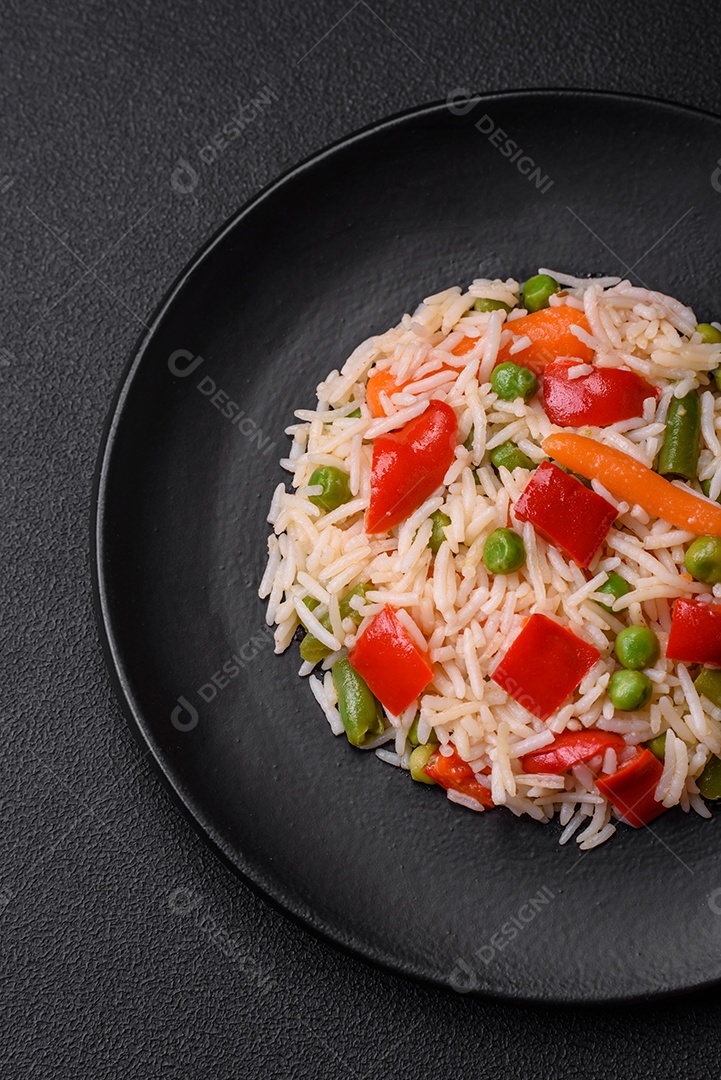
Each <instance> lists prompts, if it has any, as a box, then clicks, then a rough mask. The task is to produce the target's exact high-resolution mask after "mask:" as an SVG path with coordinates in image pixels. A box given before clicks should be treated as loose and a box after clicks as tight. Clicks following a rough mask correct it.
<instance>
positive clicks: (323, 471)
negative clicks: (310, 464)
mask: <svg viewBox="0 0 721 1080" xmlns="http://www.w3.org/2000/svg"><path fill="white" fill-rule="evenodd" d="M308 483H309V485H310V486H311V487H315V486H316V485H317V484H319V485H320V486H321V487H322V488H323V491H322V492H321V494H320V495H309V496H308V498H309V499H310V501H311V502H312V503H313V504H314V505H315V506H319V507H320V508H321V510H336V509H337V508H338V507H339V506H342V505H343V503H347V502H348V501H349V500H350V497H351V493H350V483H349V478H348V473H345V472H343V471H342V470H341V469H336V468H335V466H333V465H319V466H318V468H317V469H316V470H315V472H314V473H313V475H312V476H311V478H310V480H309V481H308Z"/></svg>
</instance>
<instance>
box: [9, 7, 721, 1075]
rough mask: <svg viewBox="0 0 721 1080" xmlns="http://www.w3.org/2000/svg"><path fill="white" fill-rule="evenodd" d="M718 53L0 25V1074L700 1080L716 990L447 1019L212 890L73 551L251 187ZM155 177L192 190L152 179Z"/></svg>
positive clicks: (214, 875) (424, 32)
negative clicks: (129, 362)
mask: <svg viewBox="0 0 721 1080" xmlns="http://www.w3.org/2000/svg"><path fill="white" fill-rule="evenodd" d="M718 31H719V17H718V13H717V5H716V4H714V3H712V2H707V3H697V4H694V5H679V4H677V5H670V4H663V5H661V4H654V3H647V4H645V5H638V6H635V5H634V6H632V5H630V4H621V3H605V4H602V3H600V2H599V0H596V2H591V0H585V2H582V3H577V4H575V5H573V4H565V5H562V6H561V5H552V4H550V3H548V2H546V3H538V2H536V0H533V2H526V3H524V4H522V5H518V4H515V5H510V4H501V3H499V2H497V0H488V2H486V3H482V4H477V5H475V6H471V5H465V4H459V3H450V4H432V3H430V2H428V0H425V2H423V3H421V4H412V3H396V4H391V3H389V2H388V0H373V3H372V5H370V4H367V3H366V2H365V0H359V2H358V3H356V4H354V5H353V6H352V7H351V6H350V5H349V4H348V2H347V0H340V2H335V0H323V2H322V3H319V4H315V5H313V6H312V7H310V6H308V7H305V6H301V7H293V6H290V5H285V4H282V3H279V2H278V0H271V2H267V3H259V2H254V3H245V4H242V5H241V4H239V3H237V4H232V3H230V2H229V0H226V2H218V3H212V2H210V0H208V2H205V3H202V2H200V0H178V2H177V3H175V4H169V3H155V4H153V3H150V2H149V0H146V2H143V0H128V2H126V3H125V4H123V5H106V4H102V3H100V2H97V0H96V2H88V3H86V4H81V3H70V2H63V3H61V4H59V5H54V4H50V3H48V2H45V3H42V2H40V0H25V2H23V3H22V4H21V3H20V2H19V0H13V2H11V3H9V4H5V5H3V7H2V11H0V41H2V63H1V64H0V95H1V100H2V117H3V123H2V126H1V127H0V227H1V229H2V233H1V235H2V245H1V246H0V281H1V283H2V289H1V291H0V310H1V311H2V319H1V320H0V400H1V402H2V423H1V424H0V440H2V447H3V465H2V469H1V470H0V488H1V489H2V496H3V498H2V505H3V528H2V532H1V536H0V544H1V545H2V548H1V550H2V565H3V570H4V588H3V597H2V605H1V607H0V626H1V631H0V633H1V640H0V655H1V656H2V665H3V672H2V677H1V678H0V688H1V691H2V700H3V708H2V713H1V715H2V721H3V726H2V736H1V738H0V769H1V774H0V791H1V792H2V796H3V810H4V823H3V829H2V833H1V834H0V851H1V852H2V863H1V864H0V941H1V942H2V948H3V959H2V969H1V970H2V998H3V1008H2V1013H1V1015H2V1017H3V1021H2V1025H3V1031H2V1039H1V1040H0V1065H1V1068H2V1075H3V1076H8V1077H33V1078H44V1077H73V1078H82V1077H93V1078H97V1077H127V1076H131V1077H134V1078H136V1077H137V1078H145V1077H148V1078H150V1077H153V1078H155V1077H160V1076H162V1077H173V1078H174V1077H178V1078H183V1080H185V1078H190V1077H213V1078H217V1080H221V1078H226V1077H227V1078H231V1077H232V1078H236V1077H243V1078H245V1077H313V1078H316V1077H329V1078H346V1077H347V1078H349V1080H350V1078H355V1080H366V1078H371V1077H405V1076H408V1077H411V1076H433V1077H454V1078H462V1077H475V1078H477V1077H513V1078H514V1080H516V1078H524V1080H525V1078H536V1077H544V1078H545V1077H551V1076H558V1077H567V1078H576V1077H584V1078H586V1077H589V1078H596V1077H598V1078H607V1077H611V1076H614V1077H638V1078H645V1077H649V1076H653V1077H655V1078H664V1077H669V1078H670V1077H679V1076H684V1077H686V1076H697V1077H712V1076H714V1077H715V1076H718V1074H719V1066H718V1057H717V1047H718V1029H719V1021H720V1020H721V1005H719V1000H718V997H719V995H718V993H717V992H716V991H709V992H707V993H701V994H696V995H693V996H691V997H687V998H684V999H678V1000H675V1001H669V1002H665V1003H660V1004H659V1003H656V1004H652V1005H641V1006H634V1007H622V1008H621V1007H619V1008H608V1009H604V1010H602V1011H589V1010H583V1011H580V1010H568V1009H558V1008H555V1009H536V1008H530V1007H520V1006H519V1007H513V1006H509V1005H498V1004H494V1003H488V1002H483V1001H478V1000H470V999H468V998H464V997H461V996H458V995H454V994H452V993H444V992H440V991H435V990H429V989H427V988H424V987H420V986H417V985H414V984H411V983H407V982H403V981H400V980H398V979H395V978H393V977H391V976H389V975H387V974H384V973H381V972H378V971H376V970H374V969H372V968H369V967H368V966H366V965H364V964H362V963H360V962H358V961H356V960H354V959H352V958H349V957H348V956H345V955H341V954H339V953H337V952H335V951H334V950H332V949H331V948H329V947H328V946H326V945H324V944H322V943H320V942H318V941H316V940H315V939H314V938H312V937H310V936H309V935H308V934H307V933H306V932H304V931H303V930H302V929H300V928H298V927H297V926H296V925H294V924H293V923H291V922H289V921H288V920H287V919H286V918H285V917H284V916H282V915H280V914H278V913H277V912H276V911H274V910H272V909H271V908H269V907H268V906H267V905H266V904H265V903H263V902H262V901H261V900H259V899H258V898H257V897H256V896H255V895H254V894H253V893H252V892H251V891H250V890H249V889H248V888H246V887H245V886H244V885H242V884H241V883H239V882H238V881H236V880H235V879H234V878H233V877H231V876H230V875H229V873H227V872H226V871H225V870H224V869H223V868H222V867H221V866H220V865H219V864H218V862H217V861H216V860H215V858H214V857H213V856H212V855H211V854H210V853H209V852H208V851H207V850H206V849H205V847H204V845H203V843H202V842H201V841H200V839H198V837H197V836H196V835H195V833H194V832H193V831H192V830H191V828H190V827H189V826H188V825H187V824H186V822H185V821H184V820H183V819H182V818H181V816H180V814H179V813H178V812H177V811H176V810H175V808H174V807H173V806H172V805H171V804H170V803H169V801H168V798H167V797H166V795H165V794H164V791H163V789H162V788H161V785H160V783H159V781H158V779H157V778H156V775H155V773H154V771H153V769H152V767H151V764H150V763H149V761H148V760H147V757H146V755H144V753H143V752H142V751H141V750H140V749H139V748H138V747H137V745H136V744H135V742H134V741H133V738H132V737H131V735H130V733H129V731H128V730H127V728H126V726H125V723H124V721H123V719H122V717H121V715H120V710H119V708H118V705H117V703H116V701H115V700H114V698H113V695H112V693H111V690H110V685H109V679H108V676H107V674H106V671H105V668H104V665H103V659H102V656H101V652H100V648H99V644H98V638H97V634H96V630H95V625H94V620H93V614H92V606H91V592H90V560H89V527H88V518H89V509H90V495H91V484H92V476H93V470H94V465H95V458H96V453H97V448H98V444H99V439H100V434H101V430H102V426H103V422H104V419H105V415H106V412H107V409H108V406H109V404H110V401H111V396H112V393H113V390H114V387H115V384H116V382H117V380H118V378H119V376H120V373H121V371H122V368H123V366H124V364H125V361H126V358H127V356H128V354H129V352H130V350H131V349H132V347H133V344H134V342H135V340H136V337H137V335H138V332H139V330H140V329H141V328H142V320H144V319H146V318H147V316H148V314H149V313H150V312H151V311H152V309H153V308H154V307H155V305H156V304H157V302H158V301H159V300H160V298H161V296H162V295H163V293H164V292H165V290H166V289H167V288H168V286H169V284H170V282H171V281H172V280H173V278H174V277H175V276H176V274H178V273H179V271H180V270H181V269H182V267H183V266H184V264H185V263H186V262H187V261H188V260H189V259H190V258H191V256H192V255H193V253H194V252H195V251H196V249H197V248H198V247H199V246H200V245H201V244H202V243H203V242H204V240H205V239H206V238H207V237H208V236H209V235H210V234H211V233H212V232H213V231H215V229H216V228H217V227H218V226H219V225H220V224H221V223H222V222H223V221H224V220H225V219H226V218H227V217H228V216H229V215H230V214H231V213H232V212H233V211H234V210H235V209H236V208H237V207H238V206H239V205H241V204H242V203H243V202H245V201H246V200H247V199H248V198H249V197H250V196H252V195H253V194H254V193H255V192H257V191H258V190H259V189H260V188H261V187H262V186H263V185H265V184H266V183H267V182H268V181H270V180H272V179H273V178H274V177H276V176H277V175H278V174H279V173H280V172H282V171H283V170H285V169H287V168H288V167H289V166H291V165H293V164H294V163H296V162H297V161H299V160H300V159H302V158H304V157H306V156H307V155H309V154H311V153H313V152H314V151H316V150H318V149H320V148H321V147H323V146H325V145H326V144H327V143H329V142H331V141H333V140H335V139H338V138H340V137H342V136H343V135H345V134H347V133H348V132H350V131H353V130H354V129H357V128H359V127H362V126H364V125H367V124H369V123H372V122H373V121H375V120H378V119H380V118H382V117H385V116H387V115H388V114H391V113H394V112H397V111H399V110H401V109H405V108H408V107H411V106H413V105H416V104H420V103H423V102H427V101H431V100H436V99H440V98H443V97H445V96H446V94H447V93H448V92H449V91H450V90H451V89H453V88H454V87H456V86H468V87H472V88H473V89H474V90H478V91H494V90H502V89H518V88H528V87H583V88H597V89H604V90H617V91H626V92H633V93H639V94H646V95H652V96H658V97H663V98H669V99H673V100H676V101H679V102H682V103H685V104H688V105H692V106H698V107H702V108H706V109H709V110H711V111H714V112H717V113H720V112H721V80H720V79H719V77H718V50H717V49H716V48H715V46H714V41H715V40H718ZM265 88H270V94H269V95H268V96H269V97H270V103H269V104H268V105H267V107H264V108H262V109H261V110H260V111H259V115H258V116H257V118H256V119H255V120H254V121H253V122H252V123H249V124H247V126H246V127H245V128H244V130H243V132H242V133H241V135H240V137H238V138H236V139H233V140H232V141H230V142H229V143H228V145H227V146H226V147H225V148H223V150H222V151H221V152H219V154H218V156H217V159H216V160H215V161H213V162H212V163H206V162H205V161H203V159H202V157H201V156H200V153H199V152H200V150H201V148H202V147H204V146H205V145H207V144H208V143H209V141H210V140H211V138H212V137H213V135H215V133H217V132H218V131H220V130H221V128H222V127H223V125H224V124H226V123H228V122H229V121H231V120H232V118H233V117H234V116H235V115H237V112H238V106H239V105H240V106H242V105H244V104H246V103H247V102H249V101H250V100H251V99H253V98H255V97H257V96H258V95H259V94H262V93H263V92H264V90H265ZM210 156H211V155H210V153H209V152H205V157H206V158H209V157H210ZM719 156H720V157H721V146H720V147H719ZM180 159H184V160H185V161H187V162H188V163H190V164H191V166H192V167H193V168H194V170H195V171H196V173H197V174H198V180H197V183H196V185H195V186H194V188H193V191H192V192H191V193H189V194H183V193H181V192H179V191H178V190H176V189H175V188H174V187H173V185H172V184H171V177H172V175H173V173H174V171H175V170H176V169H177V167H178V163H179V161H180ZM181 186H182V185H181ZM409 932H410V933H412V932H413V928H412V926H411V927H409ZM667 932H672V928H667V927H659V933H667Z"/></svg>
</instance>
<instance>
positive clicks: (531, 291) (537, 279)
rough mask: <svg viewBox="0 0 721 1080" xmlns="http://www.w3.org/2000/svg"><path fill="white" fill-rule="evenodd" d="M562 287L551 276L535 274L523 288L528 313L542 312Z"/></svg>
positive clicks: (524, 303) (524, 302)
mask: <svg viewBox="0 0 721 1080" xmlns="http://www.w3.org/2000/svg"><path fill="white" fill-rule="evenodd" d="M560 288H561V286H560V285H559V284H558V282H557V281H556V280H555V279H554V278H552V277H551V275H550V274H534V275H533V277H529V279H528V281H527V282H526V283H525V284H524V286H523V306H524V308H525V309H526V311H540V310H541V308H547V307H548V301H549V300H550V299H551V297H552V296H553V294H554V293H557V292H558V291H559V289H560Z"/></svg>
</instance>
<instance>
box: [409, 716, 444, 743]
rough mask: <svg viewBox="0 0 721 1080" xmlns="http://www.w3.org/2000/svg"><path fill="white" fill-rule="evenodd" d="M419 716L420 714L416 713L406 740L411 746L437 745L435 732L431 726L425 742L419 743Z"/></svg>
mask: <svg viewBox="0 0 721 1080" xmlns="http://www.w3.org/2000/svg"><path fill="white" fill-rule="evenodd" d="M420 718H421V714H420V713H418V714H417V716H416V718H415V720H414V721H413V723H412V724H411V726H410V729H409V731H408V741H409V742H410V744H411V746H438V739H437V738H436V734H435V732H434V731H433V729H432V728H431V733H430V735H429V736H428V738H427V739H426V741H425V743H421V741H420V739H419V738H418V721H419V720H420Z"/></svg>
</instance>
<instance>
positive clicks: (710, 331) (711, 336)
mask: <svg viewBox="0 0 721 1080" xmlns="http://www.w3.org/2000/svg"><path fill="white" fill-rule="evenodd" d="M696 333H697V334H700V335H701V340H702V341H703V343H704V345H718V344H719V342H721V330H717V329H716V327H715V326H712V325H711V323H707V322H700V323H699V324H698V326H697V327H696Z"/></svg>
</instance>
